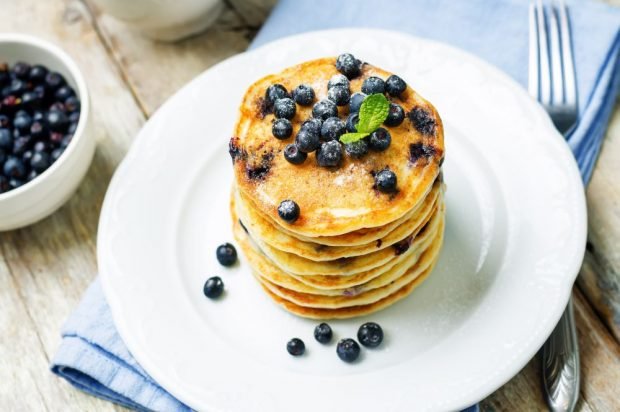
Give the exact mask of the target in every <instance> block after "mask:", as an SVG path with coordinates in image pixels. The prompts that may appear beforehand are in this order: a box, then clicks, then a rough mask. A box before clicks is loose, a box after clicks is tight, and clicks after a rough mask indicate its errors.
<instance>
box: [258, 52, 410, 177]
mask: <svg viewBox="0 0 620 412" xmlns="http://www.w3.org/2000/svg"><path fill="white" fill-rule="evenodd" d="M361 68H362V62H361V61H360V60H358V59H356V58H355V57H354V56H353V55H352V54H349V53H344V54H341V55H340V56H338V58H337V60H336V69H337V70H338V71H339V72H340V73H341V74H336V75H334V76H333V77H332V78H331V79H330V80H329V82H328V84H327V99H325V100H321V101H319V102H316V103H315V92H314V90H313V89H312V87H310V86H308V85H306V84H300V85H299V86H297V87H296V88H295V89H294V90H293V91H292V93H290V94H289V92H288V91H287V90H286V88H285V87H284V86H282V85H281V84H272V85H271V86H269V87H268V88H267V90H266V92H265V101H266V105H267V107H268V108H270V109H272V110H273V113H274V115H275V118H276V119H275V121H274V122H273V126H272V133H273V135H274V136H275V137H276V138H277V139H281V140H285V139H288V138H290V137H291V136H292V135H293V124H292V123H291V119H293V117H295V114H296V111H297V110H296V109H297V106H296V105H297V104H298V105H300V106H310V105H312V104H314V105H313V106H312V117H311V118H309V119H306V120H304V121H303V122H302V124H301V127H300V128H299V131H298V132H297V134H296V136H295V142H294V143H291V144H289V145H287V146H286V147H285V149H284V157H285V158H286V160H288V161H289V162H290V163H292V164H296V165H298V164H302V163H304V162H305V161H306V158H307V157H308V153H311V152H315V151H316V160H317V163H318V164H319V166H323V167H338V166H340V164H341V163H342V158H343V152H345V153H346V154H347V155H349V156H350V157H352V158H361V157H363V156H364V155H366V154H367V153H368V152H369V150H373V151H378V152H380V151H384V150H386V149H387V148H388V147H389V146H390V143H391V141H392V137H391V135H390V132H389V131H388V130H387V129H385V128H383V127H380V128H378V129H377V130H375V131H373V132H372V133H371V134H370V135H369V136H368V137H366V138H364V139H362V140H358V141H357V142H354V143H349V144H345V145H344V150H343V145H342V144H341V143H340V141H339V138H340V136H341V135H343V134H344V133H347V132H350V133H353V132H356V131H357V128H356V127H357V123H358V122H359V110H360V107H361V105H362V102H363V101H364V98H366V96H368V95H371V94H376V93H382V94H383V93H387V94H388V95H389V96H391V97H399V96H400V95H401V94H402V93H403V92H404V91H405V90H406V88H407V84H406V83H405V81H404V80H403V79H401V78H400V77H398V76H396V75H392V76H390V77H388V78H387V79H386V80H385V81H384V80H383V79H380V78H379V77H374V76H372V77H369V78H367V79H365V80H364V82H363V84H362V90H361V92H357V93H353V94H352V95H351V90H350V83H349V80H351V79H354V78H356V77H358V76H359V75H360V74H361ZM339 106H348V109H349V110H348V116H347V118H346V119H344V120H343V119H341V118H339V117H338V107H339ZM404 119H405V111H404V110H403V108H402V107H401V106H400V105H398V104H396V103H393V102H392V103H390V109H389V114H388V116H387V119H386V120H385V122H384V125H385V126H387V127H395V126H398V125H400V124H401V123H402V122H403V120H404Z"/></svg>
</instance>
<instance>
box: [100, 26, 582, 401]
mask: <svg viewBox="0 0 620 412" xmlns="http://www.w3.org/2000/svg"><path fill="white" fill-rule="evenodd" d="M360 33H363V34H364V35H368V34H369V33H370V34H372V33H378V34H379V35H386V36H396V37H400V38H401V39H407V40H410V41H413V42H422V43H426V44H429V45H432V47H439V48H443V49H445V50H448V51H449V52H450V53H453V54H456V55H460V57H461V58H464V59H466V60H469V61H470V62H474V63H475V65H476V66H482V67H484V69H485V70H487V71H491V72H493V74H494V75H496V76H497V77H498V78H500V79H501V80H502V81H503V82H505V83H506V84H507V85H509V86H510V87H511V88H512V89H513V90H515V91H516V93H519V94H521V95H522V96H523V95H525V96H528V95H527V92H526V91H525V89H523V88H522V87H521V85H519V84H518V83H517V82H516V81H515V80H514V79H512V78H511V77H509V76H508V75H507V74H506V73H504V72H503V71H501V70H500V69H498V68H497V67H495V66H494V65H492V64H490V63H488V62H486V61H484V60H482V59H481V58H479V57H477V56H475V55H473V54H471V53H469V52H467V51H464V50H462V49H459V48H457V47H454V46H452V45H449V44H446V43H443V42H439V41H435V40H430V39H426V38H422V37H417V36H412V35H409V34H405V33H401V32H398V31H392V30H383V29H357V28H339V29H328V30H317V31H312V32H305V33H301V34H297V35H293V36H287V37H283V38H280V39H277V40H274V41H272V42H269V43H266V44H264V45H262V46H260V47H259V48H256V49H254V50H251V51H246V52H243V53H240V54H237V55H234V56H232V57H229V58H227V59H225V60H223V61H221V62H218V63H217V64H216V65H214V66H211V67H210V68H208V69H207V70H205V71H204V72H202V73H201V74H199V75H198V76H196V77H195V78H194V79H192V80H191V81H189V82H188V83H187V84H185V85H184V86H183V87H181V88H180V89H179V90H177V91H176V92H175V94H173V95H172V96H171V97H169V98H168V99H167V100H166V101H165V102H164V103H163V104H162V105H161V106H160V107H159V108H158V109H157V110H156V111H155V112H154V113H153V114H152V115H151V117H150V118H149V119H148V120H147V121H146V122H145V123H144V124H143V125H142V128H141V129H140V131H139V132H138V134H137V135H136V137H135V139H134V141H133V142H132V144H131V146H130V148H129V150H128V151H127V153H126V155H125V157H124V158H123V160H122V161H121V163H120V164H119V166H118V167H117V169H116V171H115V173H114V175H113V177H112V179H111V181H110V184H109V186H108V188H107V191H106V195H105V198H104V201H103V204H102V208H101V214H100V219H99V225H98V234H97V258H98V262H99V270H100V275H101V276H100V278H101V284H102V287H103V291H104V294H105V296H106V299H107V301H108V303H109V306H110V309H111V312H112V316H113V319H114V323H115V325H116V328H117V330H118V333H119V336H121V338H122V340H123V341H124V342H125V344H126V346H127V348H128V349H129V351H130V352H131V354H132V356H134V358H135V359H136V361H138V363H139V364H140V365H141V366H142V367H143V368H144V370H145V371H147V373H148V374H149V375H150V376H152V377H153V378H154V379H155V380H156V381H157V382H158V383H159V384H160V385H161V383H162V382H166V385H161V386H162V388H165V390H166V391H168V392H169V393H171V394H172V395H173V396H175V397H176V398H177V399H179V400H181V401H182V402H185V403H187V404H190V405H191V404H192V403H195V402H193V400H192V399H189V398H188V397H187V396H185V394H184V393H183V391H182V390H180V388H177V387H174V386H173V385H171V384H169V383H170V382H171V381H170V380H169V379H168V378H167V377H165V376H162V373H160V371H158V370H157V368H156V366H155V365H152V364H148V362H144V361H145V359H146V358H145V357H144V356H143V355H141V354H140V351H133V350H132V348H134V349H135V348H136V347H135V346H134V343H133V342H132V338H131V333H130V328H129V327H128V325H126V324H125V321H124V320H123V317H122V314H121V313H120V310H119V309H118V307H116V306H115V305H116V302H115V300H116V299H115V295H114V291H113V286H112V284H111V283H110V281H109V279H108V276H107V275H106V274H105V271H104V270H103V269H102V267H104V266H105V264H104V263H102V262H104V261H105V253H104V252H103V251H102V248H101V247H100V245H101V244H103V243H104V239H105V235H106V229H105V223H106V219H107V215H108V214H109V213H110V209H111V208H112V197H113V194H114V193H115V191H118V187H119V186H120V185H121V179H122V176H123V175H124V174H125V173H127V170H128V169H129V167H130V166H129V164H130V162H129V160H130V159H132V158H133V157H134V156H135V155H136V150H137V149H136V148H137V146H138V144H137V143H138V142H139V141H140V140H141V137H142V136H143V134H145V133H144V130H145V129H146V128H147V127H146V126H147V125H148V124H149V123H152V121H153V119H154V118H156V117H157V116H158V114H159V113H160V112H161V111H163V109H164V108H165V107H167V105H168V104H169V102H170V100H172V99H173V98H174V96H176V95H178V94H180V93H182V92H183V91H184V90H186V89H189V88H191V87H192V86H193V85H194V84H196V83H197V81H198V79H199V78H201V77H202V76H204V75H205V74H206V73H207V72H209V71H211V70H214V69H215V68H218V67H220V66H223V65H227V64H233V63H235V62H236V61H243V59H246V58H248V56H250V57H251V56H253V55H258V54H260V53H263V52H264V51H265V50H268V49H271V48H275V47H277V46H278V45H279V44H280V43H287V42H290V41H294V40H295V39H299V38H312V37H315V36H318V37H323V36H325V37H329V36H356V35H357V36H359V35H360ZM528 97H529V96H528ZM530 99H531V98H530ZM531 101H532V105H531V106H532V107H531V109H532V110H534V111H538V113H539V115H544V117H545V118H546V119H547V126H548V128H550V133H549V135H552V134H554V135H555V138H554V139H553V140H554V141H555V142H554V143H551V144H552V145H555V147H556V148H557V150H558V153H561V152H564V156H566V155H568V156H570V158H571V159H573V160H574V158H573V155H572V152H571V151H570V148H569V146H568V144H566V141H565V140H564V138H563V137H562V136H561V135H560V134H559V133H558V132H557V131H556V130H555V128H554V126H553V124H552V122H551V120H550V119H549V118H548V116H547V114H546V112H544V109H543V108H542V107H541V106H540V105H539V104H538V103H536V102H535V101H534V100H533V99H531ZM552 131H554V132H555V133H553V132H552ZM546 137H547V136H545V138H546ZM549 137H550V136H549ZM570 168H571V169H572V172H569V173H570V176H567V177H568V178H569V179H570V180H571V184H572V185H573V186H575V185H576V183H578V184H579V187H583V183H582V180H581V176H580V174H579V170H578V167H577V164H576V162H573V166H572V167H570ZM578 197H579V198H580V199H578V200H579V201H578V204H577V205H576V207H577V209H578V214H579V216H581V217H582V219H581V221H580V222H578V223H579V224H578V225H575V227H574V230H575V231H576V232H577V234H576V235H575V236H576V237H577V238H579V239H581V241H579V242H577V243H579V244H582V245H583V247H581V248H580V249H581V252H577V253H576V254H575V255H574V259H573V261H572V262H571V263H572V264H571V265H570V267H571V269H570V273H571V274H572V276H571V277H572V281H571V282H570V284H569V282H566V284H562V285H561V286H558V287H559V288H560V287H561V290H560V291H559V292H558V295H559V296H561V299H560V300H561V302H563V303H564V304H563V305H557V306H556V307H553V310H552V313H551V315H550V316H549V318H548V319H550V321H549V324H548V325H545V326H546V327H545V328H542V329H545V330H547V329H548V332H544V333H539V334H538V336H537V337H536V338H533V339H531V340H530V342H531V344H530V347H529V348H528V349H529V350H523V351H522V352H521V356H519V357H518V358H519V359H518V361H515V360H512V362H511V363H510V365H506V367H505V368H504V369H503V373H499V374H496V375H495V376H496V378H497V379H496V381H494V382H495V383H496V384H493V385H490V384H489V385H488V388H487V389H486V390H479V391H478V392H474V391H471V392H469V393H463V394H462V396H461V397H459V399H462V400H463V402H467V404H472V403H475V402H478V401H479V400H481V399H483V398H484V397H486V396H488V395H489V394H490V393H492V392H493V391H495V390H497V389H498V388H499V387H500V386H502V385H503V384H505V383H506V382H507V381H509V380H510V379H512V377H514V376H515V375H516V374H517V373H518V372H519V371H520V370H521V369H522V368H523V367H524V366H525V365H526V364H527V362H528V361H529V359H530V358H531V357H532V356H534V355H535V354H536V352H537V351H538V348H539V347H540V346H542V344H543V343H544V341H545V340H546V339H547V337H548V336H549V334H550V333H551V331H552V330H553V328H554V326H555V324H556V323H557V321H558V320H559V318H560V316H561V315H562V313H563V311H564V307H565V306H566V303H568V300H569V297H570V294H571V291H572V287H573V283H574V281H575V279H576V277H577V275H578V273H579V269H580V267H581V262H582V260H583V256H584V254H585V246H586V237H587V209H586V200H585V192H584V191H582V192H581V195H578ZM567 278H568V276H567ZM147 364H148V365H147ZM491 386H492V387H491Z"/></svg>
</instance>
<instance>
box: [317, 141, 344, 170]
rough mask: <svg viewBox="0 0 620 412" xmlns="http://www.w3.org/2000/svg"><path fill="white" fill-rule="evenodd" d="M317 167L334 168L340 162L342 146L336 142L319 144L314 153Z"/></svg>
mask: <svg viewBox="0 0 620 412" xmlns="http://www.w3.org/2000/svg"><path fill="white" fill-rule="evenodd" d="M316 161H317V163H318V164H319V166H323V167H336V166H340V163H341V162H342V145H341V144H340V142H338V141H337V140H330V141H329V142H325V143H322V144H321V147H320V148H319V150H318V151H317V153H316Z"/></svg>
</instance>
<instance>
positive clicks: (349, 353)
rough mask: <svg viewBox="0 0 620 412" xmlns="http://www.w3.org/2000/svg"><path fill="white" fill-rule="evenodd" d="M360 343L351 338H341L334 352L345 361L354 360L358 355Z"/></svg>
mask: <svg viewBox="0 0 620 412" xmlns="http://www.w3.org/2000/svg"><path fill="white" fill-rule="evenodd" d="M360 350H361V348H360V345H359V344H358V343H357V342H356V341H354V340H353V339H351V338H347V339H342V340H341V341H340V342H338V346H337V347H336V353H337V354H338V357H339V358H340V359H342V360H343V361H345V362H348V363H350V362H355V361H356V360H357V358H359V356H360Z"/></svg>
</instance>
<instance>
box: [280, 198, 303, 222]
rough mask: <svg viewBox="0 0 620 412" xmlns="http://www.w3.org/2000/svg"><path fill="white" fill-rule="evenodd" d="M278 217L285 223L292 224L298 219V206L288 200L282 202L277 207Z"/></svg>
mask: <svg viewBox="0 0 620 412" xmlns="http://www.w3.org/2000/svg"><path fill="white" fill-rule="evenodd" d="M278 215H279V216H280V218H282V220H284V221H285V222H288V223H293V222H295V221H296V220H297V219H298V218H299V206H298V205H297V203H295V202H294V201H292V200H290V199H287V200H283V201H282V202H281V203H280V206H278Z"/></svg>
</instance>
